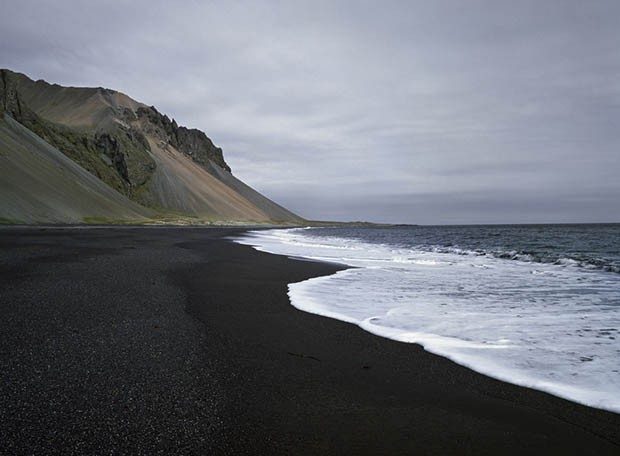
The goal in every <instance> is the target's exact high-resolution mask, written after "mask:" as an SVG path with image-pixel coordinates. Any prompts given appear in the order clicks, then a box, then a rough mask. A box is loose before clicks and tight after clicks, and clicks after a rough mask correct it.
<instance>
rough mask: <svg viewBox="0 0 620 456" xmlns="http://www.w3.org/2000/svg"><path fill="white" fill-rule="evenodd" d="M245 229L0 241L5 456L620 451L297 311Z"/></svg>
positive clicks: (511, 395)
mask: <svg viewBox="0 0 620 456" xmlns="http://www.w3.org/2000/svg"><path fill="white" fill-rule="evenodd" d="M240 231H242V230H240V229H224V228H222V229H194V228H104V229H94V228H64V229H57V228H53V229H52V228H47V229H46V228H2V229H0V246H1V247H0V248H1V250H0V278H1V281H2V286H1V288H0V312H1V314H0V375H1V376H2V379H1V383H0V384H1V387H0V388H1V389H0V454H11V455H13V454H15V455H18V454H49V453H62V454H149V455H150V454H428V453H433V454H467V453H469V454H517V453H518V454H523V453H528V454H531V453H541V454H542V453H544V454H549V453H562V454H599V455H600V454H620V415H617V414H613V413H608V412H604V411H601V410H596V409H592V408H588V407H584V406H581V405H578V404H574V403H571V402H568V401H565V400H562V399H559V398H556V397H553V396H550V395H548V394H545V393H541V392H538V391H534V390H530V389H527V388H521V387H518V386H514V385H510V384H507V383H504V382H500V381H496V380H493V379H491V378H488V377H485V376H483V375H480V374H477V373H475V372H473V371H470V370H469V369H466V368H464V367H461V366H458V365H456V364H454V363H452V362H451V361H449V360H447V359H444V358H441V357H438V356H435V355H432V354H429V353H427V352H425V351H424V350H422V349H421V348H420V347H419V346H416V345H411V344H403V343H398V342H394V341H391V340H388V339H383V338H380V337H376V336H373V335H371V334H369V333H367V332H364V331H362V330H361V329H359V328H357V327H356V326H353V325H349V324H346V323H342V322H339V321H336V320H332V319H328V318H323V317H319V316H315V315H312V314H308V313H304V312H300V311H298V310H296V309H294V308H293V307H292V306H291V305H290V303H289V301H288V298H287V295H286V286H287V283H290V282H296V281H300V280H304V279H307V278H310V277H313V276H318V275H323V274H329V273H332V272H334V271H335V270H337V268H338V266H336V265H329V264H323V263H314V262H308V261H299V260H292V259H288V258H286V257H281V256H275V255H270V254H266V253H260V252H257V251H255V250H254V249H252V248H250V247H247V246H242V245H238V244H234V243H231V242H228V241H227V240H225V239H223V238H225V237H226V236H229V235H232V234H235V233H238V232H240Z"/></svg>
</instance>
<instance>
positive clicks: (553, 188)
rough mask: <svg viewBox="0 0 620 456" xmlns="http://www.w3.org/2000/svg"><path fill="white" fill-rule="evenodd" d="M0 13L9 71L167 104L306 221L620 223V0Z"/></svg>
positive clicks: (65, 4) (41, 4)
mask: <svg viewBox="0 0 620 456" xmlns="http://www.w3.org/2000/svg"><path fill="white" fill-rule="evenodd" d="M0 7H1V8H0V10H1V11H2V15H0V30H2V36H3V39H2V40H1V41H0V67H6V68H10V69H12V70H15V71H20V72H23V73H26V74H28V75H29V76H30V77H32V78H33V79H45V80H47V81H48V82H56V83H59V84H62V85H74V86H102V87H108V88H112V89H116V90H120V91H122V92H125V93H127V94H128V95H130V96H131V97H132V98H135V99H137V100H139V101H141V102H143V103H146V104H148V105H155V106H156V107H157V109H158V110H159V111H161V112H163V113H166V114H168V116H169V117H173V118H175V119H176V120H177V122H179V124H182V125H186V126H189V127H193V128H199V129H201V130H203V131H205V132H206V133H207V135H208V136H209V137H210V138H211V139H212V140H213V141H214V142H215V143H216V144H217V145H219V146H220V147H222V148H223V150H224V157H225V159H226V161H227V162H228V163H229V165H230V166H231V167H232V170H233V173H234V174H235V175H236V176H237V177H239V178H241V179H242V180H244V181H245V182H246V183H248V184H249V185H251V186H253V187H254V188H256V189H257V190H259V191H261V192H263V193H264V194H266V195H267V196H269V197H270V198H272V199H274V200H275V201H277V202H279V203H280V204H282V205H284V206H286V207H287V208H289V209H291V210H293V211H294V212H296V213H298V214H300V215H302V216H304V217H306V218H310V219H320V220H368V221H376V222H391V223H420V224H458V223H544V222H555V223H570V222H620V178H619V175H620V26H619V24H620V1H617V0H608V1H606V0H593V1H583V0H578V1H570V0H562V1H560V0H558V1H555V0H546V1H540V0H535V1H529V0H519V1H514V0H511V1H503V0H486V1H482V0H467V1H464V0H454V1H441V0H433V1H432V2H431V1H414V0H408V1H385V0H384V1H374V2H366V1H361V0H360V1H335V0H332V1H320V0H313V1H293V0H287V1H270V2H261V1H248V2H242V1H232V0H229V1H221V2H218V1H175V2H170V1H165V2H163V1H162V2H160V1H157V0H133V1H103V0H100V1H97V2H93V1H81V2H79V1H66V0H65V1H63V0H55V1H53V2H50V1H38V2H36V1H30V0H19V1H13V0H0Z"/></svg>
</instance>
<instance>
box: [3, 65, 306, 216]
mask: <svg viewBox="0 0 620 456" xmlns="http://www.w3.org/2000/svg"><path fill="white" fill-rule="evenodd" d="M0 106H1V107H2V112H4V113H6V114H7V115H8V117H10V118H11V119H13V120H15V121H17V122H19V124H21V126H23V127H25V128H26V129H28V130H30V132H32V133H34V134H35V135H37V136H38V137H39V138H40V139H41V140H43V141H44V142H45V143H47V146H49V147H50V148H51V149H54V150H57V151H60V152H61V153H62V154H64V155H65V156H66V157H68V158H70V159H71V160H73V161H74V162H75V163H76V164H78V165H79V166H80V167H82V168H84V170H86V171H88V172H89V173H91V174H92V175H93V176H95V177H96V178H98V179H100V180H101V181H102V183H104V184H106V185H107V186H109V187H111V188H112V189H114V190H115V191H116V192H118V193H121V194H122V195H124V197H125V198H124V201H127V199H129V200H131V201H133V202H134V203H138V204H139V205H141V206H144V208H143V209H142V213H143V214H146V213H158V214H163V215H166V214H176V215H181V216H189V217H194V218H198V219H201V220H203V221H243V222H258V223H300V222H302V221H303V219H301V218H300V217H298V216H296V215H295V214H293V213H291V212H290V211H288V210H286V209H285V208H283V207H282V206H279V205H278V204H276V203H274V202H273V201H271V200H269V199H268V198H266V197H264V196H263V195H261V194H260V193H258V192H256V191H255V190H254V189H252V188H251V187H249V186H247V185H245V184H244V183H242V182H241V181H239V180H238V179H236V178H235V177H234V176H233V175H232V174H231V170H230V167H229V166H228V165H227V164H226V162H225V160H224V156H223V153H222V149H220V148H219V147H217V146H215V145H214V144H213V142H212V141H211V140H210V139H209V138H208V137H207V136H206V135H205V134H204V133H203V132H202V131H200V130H196V129H188V128H186V127H183V126H179V125H177V123H176V122H175V121H174V119H172V120H171V119H170V118H168V117H167V116H166V115H163V114H161V113H159V112H158V111H157V110H156V109H155V108H154V107H149V106H147V105H144V104H142V103H139V102H137V101H135V100H133V99H131V98H129V97H128V96H127V95H125V94H122V93H120V92H116V91H113V90H109V89H103V88H76V87H62V86H59V85H57V84H49V83H47V82H45V81H33V80H31V79H30V78H28V77H27V76H25V75H23V74H20V73H15V72H12V71H9V70H0ZM7 122H8V123H7V125H9V124H10V121H7ZM11 125H12V124H11ZM4 127H5V125H3V130H2V133H1V134H2V135H3V137H2V138H0V139H1V140H3V147H5V148H8V149H7V151H10V152H12V153H11V154H8V155H6V156H7V157H11V160H15V159H16V158H15V157H16V156H15V154H14V153H13V152H14V151H15V150H16V149H17V145H20V146H22V147H31V145H30V144H26V143H25V142H20V140H19V139H17V138H16V137H15V136H13V137H12V138H11V139H10V140H9V139H8V138H9V137H8V136H7V135H8V133H7V131H8V130H6V128H8V127H6V128H4ZM12 128H14V126H12ZM24 141H25V140H24ZM7 169H8V168H7ZM7 173H8V171H5V172H4V173H3V174H4V175H6V177H5V178H6V179H9V178H10V176H8V175H7ZM31 177H33V178H34V177H36V176H31ZM3 178H4V177H3ZM12 180H13V181H15V179H12ZM38 188H39V187H37V186H33V187H31V188H28V187H26V186H25V185H24V186H22V188H21V190H22V191H23V192H24V193H29V198H34V199H37V198H38V197H40V198H41V199H42V200H44V199H45V198H44V195H38V194H37V193H36V190H37V189H38ZM119 196H120V195H119ZM132 204H133V203H132ZM13 206H14V205H13ZM134 206H135V204H134ZM16 211H17V209H16V208H15V207H13V209H11V211H9V210H8V209H7V208H6V207H5V206H3V207H0V217H5V218H11V217H9V212H10V213H11V214H12V216H15V217H17V219H16V220H23V221H28V220H32V217H31V214H30V213H29V212H28V209H25V212H24V214H23V216H22V217H18V215H19V214H17V212H19V211H17V212H16ZM132 211H133V209H132ZM130 212H131V211H130ZM59 217H60V219H62V216H61V214H56V215H55V216H54V217H51V216H50V218H49V220H48V221H56V220H57V219H58V218H59ZM36 220H39V221H45V218H43V219H42V218H41V215H40V214H39V215H38V216H37V218H36ZM72 220H73V219H72Z"/></svg>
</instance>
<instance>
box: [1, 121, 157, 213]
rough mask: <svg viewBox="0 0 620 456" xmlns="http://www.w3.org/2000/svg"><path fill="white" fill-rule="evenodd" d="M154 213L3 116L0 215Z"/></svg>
mask: <svg viewBox="0 0 620 456" xmlns="http://www.w3.org/2000/svg"><path fill="white" fill-rule="evenodd" d="M153 215H154V212H153V211H152V210H149V209H147V208H144V207H142V206H140V205H138V204H136V203H135V202H133V201H131V200H129V199H128V198H127V197H125V196H124V195H121V194H120V193H118V192H117V191H115V190H114V189H112V188H110V187H109V186H108V185H106V184H105V183H103V182H102V181H101V180H99V179H98V178H96V177H95V176H93V175H92V174H90V173H89V172H88V171H86V170H85V169H84V168H82V167H81V166H79V165H78V164H76V163H75V162H74V161H72V160H71V159H69V158H68V157H67V156H65V155H64V154H62V153H61V152H60V151H59V150H58V149H56V148H54V147H52V146H50V145H49V144H48V143H46V142H45V141H43V140H42V139H41V138H39V137H38V136H37V135H35V134H34V133H32V132H31V131H30V130H28V129H27V128H25V127H24V126H22V125H21V124H19V123H18V122H16V121H15V120H13V119H12V118H11V117H10V116H8V115H3V116H2V118H1V119H0V220H2V221H3V222H19V223H83V222H88V221H94V220H101V221H135V222H145V221H147V219H148V218H149V217H151V216H153Z"/></svg>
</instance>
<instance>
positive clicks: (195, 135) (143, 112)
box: [136, 106, 230, 172]
mask: <svg viewBox="0 0 620 456" xmlns="http://www.w3.org/2000/svg"><path fill="white" fill-rule="evenodd" d="M136 114H137V116H138V119H146V120H147V123H146V124H144V123H143V125H144V128H146V129H147V130H148V131H149V133H151V134H153V136H155V137H157V138H158V139H160V140H163V141H165V142H166V143H168V144H170V145H171V146H172V147H174V148H175V149H177V150H178V151H179V152H182V153H184V154H185V155H187V156H188V157H190V158H191V159H192V160H194V161H195V162H196V163H198V164H200V165H202V166H203V167H208V166H209V161H211V162H213V163H215V164H216V165H218V166H219V167H220V168H222V169H225V170H226V171H228V172H230V166H228V164H227V163H226V162H225V161H224V155H223V153H222V149H221V148H219V147H217V146H215V144H213V141H211V139H210V138H209V137H208V136H207V135H206V134H204V132H202V131H200V130H197V129H195V128H186V127H179V126H178V125H177V123H176V121H175V120H174V119H172V120H170V118H169V117H168V116H166V115H165V114H161V113H160V112H159V111H157V109H155V107H154V106H151V107H150V108H142V107H141V108H138V109H137V111H136Z"/></svg>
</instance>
